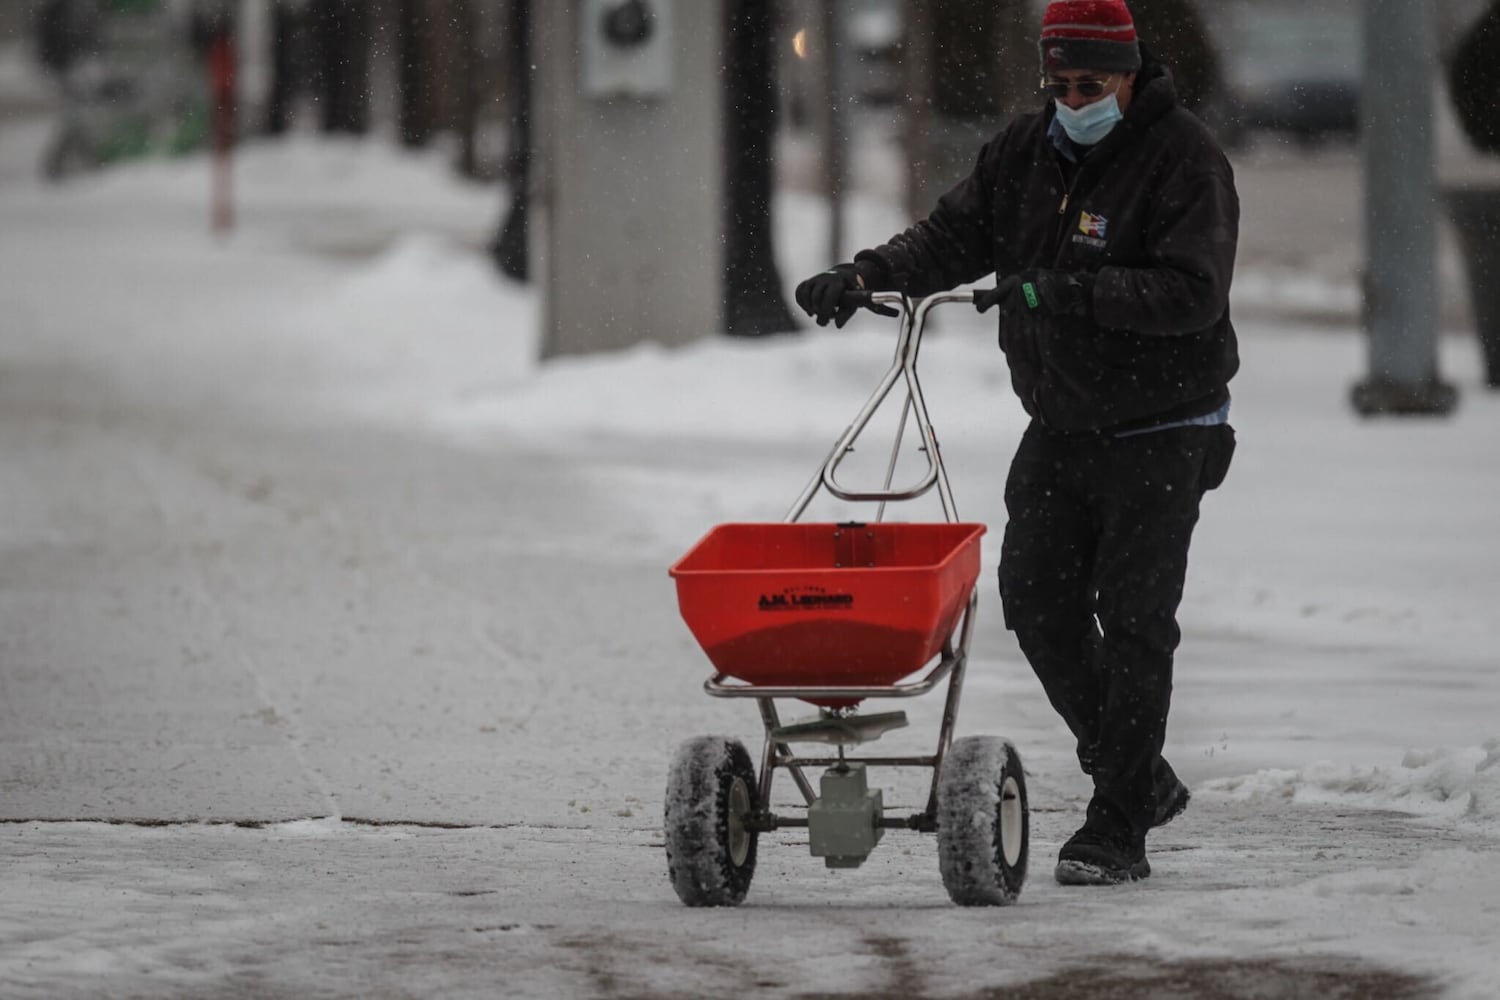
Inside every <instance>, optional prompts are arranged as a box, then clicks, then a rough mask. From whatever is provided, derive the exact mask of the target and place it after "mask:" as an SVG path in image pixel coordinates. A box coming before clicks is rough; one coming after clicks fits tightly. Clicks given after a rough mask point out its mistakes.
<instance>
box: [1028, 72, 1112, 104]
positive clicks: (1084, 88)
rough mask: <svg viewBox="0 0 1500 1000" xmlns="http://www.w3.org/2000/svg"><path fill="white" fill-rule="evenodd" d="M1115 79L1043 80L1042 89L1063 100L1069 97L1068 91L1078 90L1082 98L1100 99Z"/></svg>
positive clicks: (1049, 94)
mask: <svg viewBox="0 0 1500 1000" xmlns="http://www.w3.org/2000/svg"><path fill="white" fill-rule="evenodd" d="M1111 79H1113V77H1105V78H1104V79H1102V80H1094V79H1089V80H1071V81H1069V80H1054V79H1053V78H1051V77H1043V78H1042V89H1043V90H1045V91H1046V92H1047V94H1048V96H1050V97H1055V98H1057V99H1058V100H1063V99H1065V98H1066V97H1067V96H1068V91H1070V90H1076V91H1078V95H1079V96H1080V97H1098V96H1100V95H1101V94H1103V93H1104V88H1105V87H1107V86H1109V81H1110V80H1111Z"/></svg>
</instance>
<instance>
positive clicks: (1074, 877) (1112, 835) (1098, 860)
mask: <svg viewBox="0 0 1500 1000" xmlns="http://www.w3.org/2000/svg"><path fill="white" fill-rule="evenodd" d="M1053 874H1054V876H1055V877H1056V878H1057V881H1058V882H1059V883H1061V884H1062V885H1118V884H1119V883H1121V882H1134V881H1135V880H1136V879H1142V878H1146V877H1147V876H1149V875H1150V874H1151V862H1149V861H1147V860H1146V840H1145V838H1144V837H1136V836H1134V835H1132V834H1130V833H1128V832H1126V831H1124V830H1123V829H1112V828H1106V827H1105V826H1103V825H1100V824H1094V823H1085V824H1084V825H1083V829H1081V830H1079V831H1078V832H1077V833H1075V834H1073V836H1072V837H1070V838H1068V842H1067V843H1066V844H1064V845H1063V846H1062V850H1061V851H1059V852H1058V854H1057V869H1056V870H1055V872H1054V873H1053Z"/></svg>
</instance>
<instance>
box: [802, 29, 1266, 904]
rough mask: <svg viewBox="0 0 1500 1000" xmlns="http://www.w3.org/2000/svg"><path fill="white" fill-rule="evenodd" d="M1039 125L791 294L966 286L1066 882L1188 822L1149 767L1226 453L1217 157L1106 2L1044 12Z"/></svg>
mask: <svg viewBox="0 0 1500 1000" xmlns="http://www.w3.org/2000/svg"><path fill="white" fill-rule="evenodd" d="M1041 57H1042V72H1043V86H1044V88H1045V89H1046V91H1047V93H1048V94H1049V95H1050V96H1051V98H1052V99H1051V101H1050V102H1049V103H1048V106H1047V107H1046V108H1044V109H1043V110H1042V111H1041V112H1040V113H1035V114H1024V115H1021V116H1019V117H1018V118H1016V120H1015V121H1013V122H1012V123H1011V124H1010V125H1009V126H1008V127H1007V128H1006V129H1005V130H1004V131H1002V132H1001V133H1000V134H999V135H997V136H995V137H994V138H993V139H991V140H990V142H989V143H988V144H986V145H985V146H984V148H983V149H982V150H980V153H979V158H978V162H977V163H976V164H975V167H974V169H973V171H972V173H970V174H969V176H968V177H966V178H965V179H964V180H962V181H960V182H959V183H958V185H957V186H956V187H954V188H953V189H952V190H951V191H949V192H948V193H947V194H946V195H944V196H943V197H942V198H941V199H940V200H939V201H938V204H937V207H936V208H935V209H933V211H932V213H931V215H929V216H928V217H927V218H926V219H925V220H923V221H921V222H919V223H917V224H916V225H914V226H912V227H911V228H910V229H908V230H906V231H905V232H903V233H900V234H898V235H896V236H894V237H892V238H891V240H890V241H889V242H888V243H886V244H884V245H883V246H879V247H876V248H874V249H871V250H864V251H861V252H860V253H858V254H856V255H855V258H854V260H853V262H852V263H848V264H841V265H839V266H837V267H835V268H833V269H832V270H830V271H828V272H825V273H823V274H820V275H816V276H814V277H812V278H810V279H808V280H807V281H805V282H803V283H802V284H801V285H800V286H798V288H797V302H798V304H799V305H800V306H801V307H802V308H803V309H804V310H806V311H807V312H808V313H809V314H811V315H812V316H814V317H815V318H816V320H817V321H818V323H819V324H826V323H827V322H828V321H829V320H830V319H831V320H833V321H834V322H835V323H836V324H837V325H839V326H842V325H843V323H844V322H845V321H846V320H847V319H848V318H849V316H850V315H852V313H853V311H854V309H853V307H852V306H850V305H847V304H845V303H844V302H843V301H842V297H843V295H844V293H845V292H846V291H848V290H850V289H856V288H866V289H875V290H880V289H886V290H890V289H896V290H900V291H904V292H906V293H907V294H909V295H912V296H922V295H928V294H931V293H933V292H937V291H941V290H945V289H948V288H952V287H953V286H955V285H959V284H963V283H967V282H973V281H977V280H979V279H980V278H982V277H984V276H985V275H987V274H988V273H990V272H991V271H993V272H995V274H996V276H997V279H998V283H997V285H996V287H995V288H993V289H990V290H987V291H984V292H980V293H978V294H977V295H976V298H975V303H976V305H977V306H978V308H979V310H980V311H981V312H983V311H985V310H987V309H989V308H990V307H996V308H997V309H998V312H999V318H1000V347H1001V349H1002V350H1003V351H1004V352H1005V356H1006V360H1007V362H1008V364H1009V366H1010V372H1011V383H1012V385H1013V387H1014V389H1015V391H1016V394H1017V395H1018V396H1019V397H1020V400H1021V404H1022V406H1023V407H1024V408H1025V410H1026V412H1027V413H1028V414H1029V415H1030V417H1031V423H1030V425H1029V426H1028V427H1027V429H1026V431H1025V433H1024V434H1023V436H1022V438H1021V442H1020V445H1019V447H1018V449H1017V451H1016V455H1015V457H1014V459H1013V461H1012V464H1011V469H1010V475H1009V478H1008V480H1007V483H1006V488H1005V503H1006V508H1007V511H1008V513H1009V516H1010V520H1009V523H1008V525H1007V526H1006V529H1005V536H1004V540H1003V542H1002V549H1001V555H1000V595H1001V604H1002V607H1003V609H1004V614H1005V621H1006V625H1007V627H1008V628H1010V629H1011V630H1012V631H1014V632H1015V634H1016V639H1017V641H1018V643H1019V645H1020V647H1021V649H1022V651H1023V652H1024V653H1025V655H1026V657H1027V659H1028V660H1029V661H1030V663H1031V666H1032V668H1033V670H1035V672H1036V674H1037V677H1038V678H1039V679H1040V680H1041V682H1042V686H1043V688H1044V689H1045V691H1046V693H1047V697H1048V699H1049V700H1050V701H1051V703H1052V705H1053V707H1054V708H1055V709H1056V710H1057V712H1058V713H1059V714H1060V715H1061V716H1062V718H1063V720H1064V721H1065V722H1066V723H1067V725H1068V727H1069V729H1070V730H1071V731H1072V732H1073V735H1074V736H1075V737H1076V738H1077V741H1078V759H1079V763H1080V765H1081V767H1082V768H1083V770H1084V772H1085V773H1087V774H1090V775H1092V777H1093V782H1094V793H1093V797H1092V799H1091V801H1090V802H1089V805H1088V812H1087V819H1086V821H1085V822H1084V824H1083V827H1082V828H1081V829H1080V830H1078V832H1077V833H1076V834H1074V835H1073V837H1072V838H1070V839H1069V840H1068V841H1067V843H1066V844H1065V845H1064V846H1063V848H1062V850H1061V852H1060V853H1059V855H1058V864H1057V869H1056V876H1057V879H1058V881H1059V882H1062V883H1064V884H1084V885H1093V884H1113V883H1118V882H1123V881H1129V880H1132V879H1138V878H1144V877H1146V876H1147V875H1149V874H1150V872H1151V867H1150V864H1149V863H1148V862H1147V860H1146V850H1145V843H1146V833H1147V831H1148V830H1149V829H1151V828H1152V827H1154V826H1159V825H1160V824H1162V823H1165V822H1167V821H1168V820H1170V819H1171V818H1173V817H1174V816H1175V815H1177V814H1178V813H1179V812H1181V811H1182V809H1183V808H1184V807H1185V806H1186V805H1187V800H1188V790H1187V788H1186V787H1185V786H1184V785H1183V784H1182V783H1181V782H1180V781H1178V779H1177V776H1176V775H1175V774H1174V773H1173V771H1172V769H1171V767H1170V766H1169V765H1168V764H1167V762H1166V761H1165V760H1163V759H1162V757H1161V748H1162V743H1163V740H1164V738H1165V733H1166V721H1167V708H1168V704H1169V701H1170V698H1171V689H1172V657H1173V653H1174V651H1175V650H1176V647H1177V643H1178V640H1179V638H1180V633H1179V630H1178V627H1177V621H1176V614H1177V605H1178V602H1179V601H1180V599H1181V596H1182V587H1183V579H1184V577H1185V575H1186V572H1187V554H1188V545H1189V541H1190V539H1191V536H1192V530H1193V526H1194V525H1195V524H1196V522H1197V520H1198V506H1199V501H1200V500H1201V498H1202V496H1203V494H1204V493H1205V492H1207V491H1208V490H1210V489H1213V488H1214V487H1216V486H1217V485H1218V484H1219V483H1220V482H1221V481H1222V480H1223V477H1224V474H1225V473H1226V472H1227V470H1228V466H1229V460H1230V456H1231V454H1232V452H1233V449H1234V431H1233V430H1232V429H1231V428H1230V426H1229V423H1228V419H1229V391H1228V388H1227V384H1228V382H1229V379H1230V378H1231V377H1232V376H1233V375H1234V373H1235V371H1236V369H1237V368H1238V366H1239V360H1238V351H1237V347H1236V341H1235V335H1234V330H1233V327H1232V326H1231V325H1230V322H1229V304H1228V302H1229V282H1230V274H1231V271H1232V270H1233V267H1234V255H1235V244H1236V240H1237V238H1238V225H1239V200H1238V197H1237V195H1236V193H1235V188H1234V177H1233V173H1232V171H1231V169H1230V166H1229V163H1228V161H1227V160H1226V159H1225V158H1224V155H1223V153H1222V152H1221V151H1220V149H1219V148H1218V146H1217V144H1216V143H1215V142H1214V140H1213V138H1212V137H1211V136H1210V134H1209V132H1208V130H1207V129H1206V128H1205V126H1204V125H1203V124H1202V123H1201V122H1200V121H1199V120H1198V119H1197V118H1195V117H1193V115H1192V114H1191V113H1189V112H1188V111H1187V110H1186V109H1184V108H1182V107H1181V106H1180V105H1179V104H1178V102H1177V98H1176V93H1175V91H1174V89H1173V86H1172V79H1171V76H1170V74H1169V73H1168V72H1167V71H1166V70H1165V68H1164V67H1162V66H1161V65H1160V64H1159V63H1157V62H1155V60H1154V59H1152V58H1151V57H1150V55H1149V53H1146V52H1145V51H1144V50H1143V49H1142V47H1141V46H1140V45H1139V43H1138V41H1137V39H1136V35H1135V27H1134V23H1133V21H1132V19H1131V15H1130V11H1129V9H1128V8H1127V7H1126V5H1125V3H1124V2H1123V0H1053V2H1051V3H1049V4H1048V6H1047V8H1046V13H1045V15H1044V17H1043V21H1042V33H1041Z"/></svg>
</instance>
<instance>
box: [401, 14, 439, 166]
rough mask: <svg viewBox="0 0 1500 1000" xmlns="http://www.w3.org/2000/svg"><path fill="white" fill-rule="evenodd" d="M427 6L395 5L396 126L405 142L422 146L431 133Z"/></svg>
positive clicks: (402, 140)
mask: <svg viewBox="0 0 1500 1000" xmlns="http://www.w3.org/2000/svg"><path fill="white" fill-rule="evenodd" d="M426 7H427V4H426V2H425V0H400V2H399V3H398V4H397V7H396V88H397V109H396V126H397V131H398V132H399V133H400V136H401V142H402V144H403V145H406V146H425V145H427V141H428V140H429V139H430V138H431V137H432V87H431V79H430V77H431V74H432V66H431V61H430V60H429V59H428V24H427V21H428V19H427V16H426V14H427V10H426Z"/></svg>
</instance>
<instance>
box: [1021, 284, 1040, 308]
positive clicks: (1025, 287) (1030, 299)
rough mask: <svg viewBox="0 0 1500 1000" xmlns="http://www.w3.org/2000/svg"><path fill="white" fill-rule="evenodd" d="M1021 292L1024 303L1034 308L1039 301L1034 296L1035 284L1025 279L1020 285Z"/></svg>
mask: <svg viewBox="0 0 1500 1000" xmlns="http://www.w3.org/2000/svg"><path fill="white" fill-rule="evenodd" d="M1021 294H1022V295H1025V296H1026V305H1027V306H1029V307H1030V308H1032V309H1035V308H1036V307H1037V305H1038V303H1039V302H1040V300H1039V299H1038V298H1037V297H1036V286H1035V285H1033V284H1032V283H1031V282H1029V281H1027V282H1024V283H1022V285H1021Z"/></svg>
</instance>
